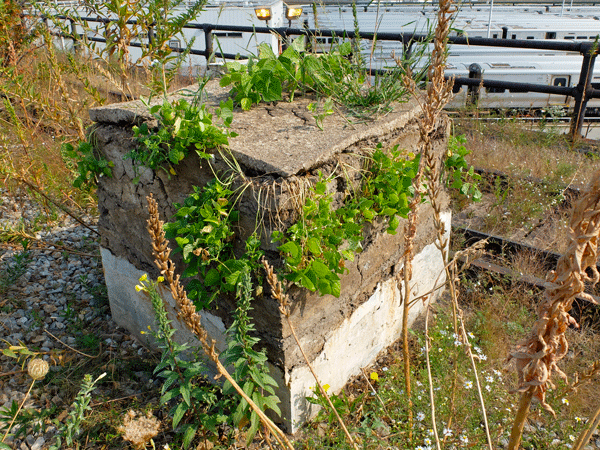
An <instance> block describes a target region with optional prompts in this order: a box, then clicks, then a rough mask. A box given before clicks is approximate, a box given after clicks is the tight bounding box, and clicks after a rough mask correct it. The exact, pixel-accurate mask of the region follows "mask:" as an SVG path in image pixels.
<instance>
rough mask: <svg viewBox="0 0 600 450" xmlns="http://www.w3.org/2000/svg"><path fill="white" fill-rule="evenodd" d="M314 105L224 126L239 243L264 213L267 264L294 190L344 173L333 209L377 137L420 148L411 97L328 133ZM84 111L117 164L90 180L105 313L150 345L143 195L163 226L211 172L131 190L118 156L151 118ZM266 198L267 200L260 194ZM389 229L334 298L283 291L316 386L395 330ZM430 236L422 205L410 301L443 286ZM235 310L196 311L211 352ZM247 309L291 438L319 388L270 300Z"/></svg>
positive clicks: (351, 265) (368, 245) (397, 253)
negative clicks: (236, 190)
mask: <svg viewBox="0 0 600 450" xmlns="http://www.w3.org/2000/svg"><path fill="white" fill-rule="evenodd" d="M207 93H208V95H207V97H208V99H207V103H209V104H211V105H213V106H214V105H217V104H218V101H219V100H221V99H224V98H225V97H226V92H225V91H224V90H222V89H221V88H219V87H218V83H217V82H211V83H209V86H208V90H207ZM310 101H311V99H307V98H303V99H300V100H299V101H296V102H294V103H283V102H282V103H279V104H277V105H276V106H272V105H267V106H258V107H255V108H254V109H252V110H251V111H249V112H238V113H236V114H235V115H234V120H233V123H232V129H233V131H236V132H237V133H238V134H239V136H238V137H236V138H233V139H230V150H231V153H232V154H233V156H235V158H236V159H237V161H238V163H239V164H240V167H241V169H242V171H243V172H244V174H245V181H244V182H247V183H248V189H246V190H245V191H244V196H243V197H242V198H241V199H240V200H239V204H238V206H239V207H238V210H239V212H240V222H239V230H238V234H237V236H236V238H237V240H238V241H240V242H243V241H244V240H245V238H246V237H247V236H248V235H249V234H250V233H251V232H252V231H253V229H254V224H255V218H256V217H257V214H263V215H264V218H263V223H262V225H263V229H262V232H263V236H262V248H263V250H265V251H267V254H268V255H269V257H270V258H271V262H272V263H277V261H276V260H273V258H276V257H277V253H276V248H275V246H274V245H273V244H272V243H270V239H269V237H270V233H271V232H272V231H273V230H274V229H276V228H277V226H281V225H282V224H283V225H282V226H284V227H286V226H289V225H291V224H292V223H293V222H294V220H295V210H294V207H293V203H294V202H293V200H294V196H295V195H298V192H302V189H303V186H309V185H311V184H313V183H314V182H315V181H316V180H317V179H318V173H319V172H322V173H323V174H324V175H325V176H328V175H332V176H334V177H338V174H337V173H336V172H335V170H336V168H337V167H339V166H341V165H343V166H344V168H345V170H346V174H345V175H344V176H347V177H348V179H344V180H342V182H339V183H331V186H332V187H331V189H334V191H332V193H333V194H334V201H335V202H338V204H340V203H341V202H343V201H344V196H345V195H346V194H345V192H344V189H345V183H346V182H348V183H353V182H354V183H358V182H359V180H360V173H361V170H362V162H363V160H364V157H365V156H368V155H369V154H370V152H372V151H373V149H374V148H375V146H376V145H377V143H379V142H381V143H382V144H383V146H384V148H386V147H390V146H392V145H395V144H398V145H399V146H400V148H405V149H406V150H407V151H412V152H417V151H418V148H417V146H418V141H419V131H418V126H417V120H418V117H419V115H420V110H419V108H418V106H417V104H416V102H408V103H404V104H398V105H396V107H395V110H394V111H393V112H391V113H390V114H388V115H387V116H384V117H382V118H379V119H377V120H375V121H374V122H373V123H368V124H365V123H362V124H349V123H348V121H347V120H346V119H344V118H341V117H337V116H329V117H327V118H326V119H325V121H324V127H325V131H320V130H319V129H318V128H317V127H316V125H315V123H314V119H313V118H312V116H311V115H310V114H308V113H307V110H306V105H307V104H308V103H309V102H310ZM123 111H125V112H123ZM144 114H146V115H144ZM90 115H91V116H92V118H93V119H95V120H96V122H97V123H96V125H95V131H94V133H95V136H96V140H97V142H98V147H99V150H100V152H101V153H102V154H103V155H104V156H105V157H106V158H107V159H109V160H111V161H113V163H114V164H115V167H114V169H113V177H112V178H107V177H103V178H101V179H100V182H99V185H98V199H99V212H100V219H99V231H100V233H101V236H102V238H101V256H102V264H103V268H104V274H105V278H106V284H107V289H108V296H109V300H110V305H111V311H112V315H113V318H114V320H115V321H116V322H117V323H118V324H119V325H121V326H123V327H125V328H127V329H128V330H129V331H130V332H131V333H132V334H133V335H134V336H136V337H137V338H138V339H140V340H141V341H143V342H144V343H145V344H146V345H153V342H152V341H151V340H150V335H149V334H142V333H141V332H142V331H144V332H146V331H147V330H148V326H150V327H153V328H155V327H156V323H155V319H154V312H153V310H152V306H151V304H150V301H149V299H148V298H146V296H145V295H143V294H142V293H139V292H137V291H136V290H135V285H136V284H138V280H139V278H140V276H141V275H143V274H144V273H149V275H150V276H151V277H156V276H157V275H158V271H157V269H156V267H155V266H154V263H153V257H152V250H151V242H150V238H149V236H148V233H147V231H146V220H147V219H148V213H147V206H146V195H148V194H150V193H152V194H153V195H154V197H155V198H156V199H157V201H158V204H159V211H160V214H161V219H162V220H170V219H171V217H172V216H173V214H174V212H175V208H174V206H173V205H174V203H183V201H184V200H185V198H186V197H187V196H188V195H189V194H190V193H191V192H192V191H193V188H192V186H202V185H204V184H206V183H207V182H208V181H210V180H211V179H212V177H213V174H212V171H211V169H210V168H209V167H208V165H207V164H206V162H201V161H200V160H199V159H198V158H197V156H195V155H193V154H192V155H190V156H188V157H187V158H186V159H185V160H184V161H182V164H180V165H179V166H176V170H177V175H176V176H169V175H168V174H167V173H166V172H164V171H157V172H153V171H151V170H149V169H145V170H143V171H142V172H141V177H140V181H139V183H138V184H136V185H134V184H133V183H132V179H133V178H134V176H135V172H134V170H133V166H132V164H131V160H127V159H125V160H124V159H123V156H124V155H125V154H127V153H128V152H129V151H130V150H131V149H132V148H134V146H135V145H136V143H135V140H134V139H133V131H132V129H131V128H132V126H133V125H134V124H139V123H141V122H142V121H144V120H149V117H148V115H147V113H144V110H143V108H141V107H140V105H139V103H136V102H130V103H125V104H120V105H112V106H111V107H110V108H109V109H106V108H97V109H94V110H92V111H91V114H90ZM448 131H449V129H448V122H447V121H446V120H441V121H440V122H439V123H438V124H437V129H436V132H435V133H433V136H434V148H435V151H436V152H437V153H438V155H439V156H440V157H442V155H443V154H444V153H445V149H446V143H447V137H448ZM213 164H214V165H215V166H216V167H217V170H218V169H219V168H220V167H224V165H223V162H222V160H220V158H219V157H218V155H217V157H216V158H215V160H214V162H213ZM336 189H337V190H336ZM265 193H267V194H269V195H270V196H269V197H268V198H267V199H265ZM259 194H261V195H259ZM444 202H445V203H444ZM443 203H444V205H445V206H444V208H443V215H442V218H443V221H444V223H445V230H446V234H449V230H450V220H451V216H450V212H449V208H448V207H447V199H443ZM269 211H277V213H278V214H279V215H278V217H277V218H276V219H277V220H275V218H273V217H269V214H268V212H269ZM261 217H262V216H261ZM385 229H386V226H385V224H384V223H381V222H377V221H375V222H374V223H373V224H370V225H368V226H366V227H365V239H364V241H363V247H364V249H363V252H362V253H359V254H357V255H356V257H355V260H354V261H353V262H349V261H348V262H347V268H348V270H349V273H347V274H345V275H343V276H342V277H341V283H342V289H341V294H340V297H339V298H335V297H333V296H322V297H320V296H318V295H317V294H314V293H311V292H309V291H307V290H305V289H300V288H297V287H295V286H293V287H291V288H289V289H288V295H289V297H290V303H291V305H292V308H291V321H292V323H293V326H294V328H295V330H296V332H297V334H298V335H299V338H300V341H301V345H302V346H303V349H304V350H305V352H306V353H307V355H308V358H309V360H310V361H311V364H312V365H313V366H314V368H315V370H316V371H317V375H318V377H319V380H320V381H321V382H322V383H326V384H329V385H330V386H331V390H332V392H336V391H339V390H340V389H341V388H342V387H343V386H344V385H345V383H346V382H347V381H348V379H349V378H350V377H352V376H354V375H358V374H360V370H361V368H362V367H366V366H368V365H370V364H372V363H373V362H374V361H375V359H376V357H377V355H378V354H379V353H380V352H381V351H383V350H384V349H385V348H386V347H388V346H389V345H391V344H392V343H393V342H394V341H395V340H397V339H398V338H399V336H400V334H401V331H402V294H403V287H402V283H398V282H397V278H398V276H397V275H398V274H399V273H401V270H402V255H403V252H404V237H403V235H402V234H403V233H402V231H403V229H404V222H403V221H401V224H400V226H399V228H398V234H397V235H390V234H387V233H386V232H385ZM435 239H436V231H435V229H434V226H433V213H432V210H431V207H430V206H429V205H428V204H423V205H421V206H420V209H419V228H418V230H417V235H416V238H415V241H414V248H415V255H416V256H415V259H414V262H413V274H414V276H413V280H412V283H413V285H411V291H412V295H413V298H414V297H416V296H420V295H425V294H427V293H428V292H430V291H431V290H432V289H433V288H434V287H435V286H439V285H441V284H442V283H443V280H444V275H443V268H444V261H443V259H442V255H441V252H440V250H439V249H438V248H437V247H436V245H435ZM175 262H176V264H177V265H178V269H179V270H181V268H182V264H181V261H180V260H179V259H177V258H175ZM165 294H166V295H165V298H166V300H167V302H168V303H169V306H168V307H167V309H168V311H169V317H170V319H171V320H173V321H174V322H173V324H174V326H175V328H176V329H177V330H178V331H177V333H176V339H178V340H179V341H181V342H194V340H195V338H194V336H193V335H192V333H191V332H190V331H189V330H188V329H187V328H186V326H185V325H184V324H183V323H181V322H180V321H179V320H178V319H177V317H176V311H175V304H174V301H173V299H172V298H171V297H170V295H169V293H168V292H167V293H165ZM437 295H438V294H435V295H433V296H432V298H431V300H435V297H436V296H437ZM234 308H235V302H234V301H232V299H229V298H226V297H222V298H218V299H216V301H215V305H214V308H212V309H211V310H210V311H202V312H201V317H202V324H203V326H204V327H205V328H206V330H207V332H208V334H209V336H210V337H211V338H212V339H215V340H216V342H217V344H216V348H217V350H219V351H223V350H224V349H225V348H226V339H225V330H226V329H227V328H228V327H229V326H230V325H231V321H232V312H233V310H234ZM253 308H254V309H253V311H252V316H253V320H254V323H255V326H256V331H257V335H258V337H259V338H260V339H261V341H260V343H259V346H260V347H261V348H262V347H264V348H266V350H267V356H268V358H269V367H270V370H271V373H272V375H273V376H274V378H275V380H276V381H277V382H278V384H279V390H278V396H279V398H280V399H281V404H280V407H281V410H282V420H283V423H284V425H285V427H286V428H287V430H288V431H290V432H295V431H296V430H297V429H298V427H299V426H300V425H301V424H302V423H303V422H305V421H306V420H307V419H308V418H309V417H310V416H311V415H312V414H313V413H314V407H313V405H311V404H310V403H309V402H307V401H306V397H308V396H311V395H312V391H311V389H310V388H311V387H314V386H315V384H316V383H315V381H314V379H313V377H312V375H311V373H310V371H309V369H308V367H307V365H306V363H305V361H304V359H303V358H302V356H301V354H300V351H299V349H298V347H297V345H296V344H295V342H294V339H293V337H292V335H291V331H290V329H289V328H288V326H287V323H286V321H285V320H284V318H283V317H282V316H281V314H280V312H279V310H278V305H277V302H276V301H275V300H274V299H273V298H271V297H270V296H266V295H264V296H262V297H257V298H256V299H255V301H254V303H253ZM422 309H423V302H417V303H415V306H414V307H413V308H411V311H410V318H409V323H412V321H413V320H414V319H415V318H416V317H417V316H418V315H419V313H420V312H421V311H422Z"/></svg>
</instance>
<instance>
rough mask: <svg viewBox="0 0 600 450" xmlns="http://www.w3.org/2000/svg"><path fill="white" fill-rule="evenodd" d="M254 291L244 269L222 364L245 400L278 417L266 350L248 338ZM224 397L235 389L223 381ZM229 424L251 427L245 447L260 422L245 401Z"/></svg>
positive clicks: (248, 275) (250, 331)
mask: <svg viewBox="0 0 600 450" xmlns="http://www.w3.org/2000/svg"><path fill="white" fill-rule="evenodd" d="M253 291H254V289H253V284H252V277H251V274H250V270H249V267H246V269H245V270H244V271H243V272H242V274H241V279H240V281H239V284H238V287H237V295H236V297H237V308H236V310H235V313H234V320H233V323H232V324H231V327H230V328H229V329H228V330H227V335H228V337H229V342H228V346H227V350H226V351H225V352H223V353H222V356H223V357H224V359H225V362H226V363H227V364H228V365H231V366H232V367H233V373H232V376H233V378H234V379H235V380H238V382H239V383H240V385H241V386H242V389H243V390H244V392H245V393H246V394H247V395H248V397H250V398H251V399H252V400H253V401H254V403H256V404H257V405H258V406H259V407H260V409H261V410H262V411H267V410H269V409H270V410H272V411H273V412H274V413H275V414H277V415H281V410H280V409H279V406H278V403H279V398H278V397H277V395H276V394H275V388H276V387H277V382H276V381H275V380H274V379H273V378H272V377H271V375H269V369H268V368H267V366H266V362H267V356H266V354H265V350H264V349H263V350H260V351H258V350H256V349H255V347H256V346H257V345H258V343H259V342H260V339H259V338H257V337H255V336H251V333H253V332H254V331H255V329H254V325H253V324H252V322H251V320H250V317H249V315H248V313H249V311H251V310H252V306H251V302H252V294H253ZM223 393H225V394H229V395H233V394H235V389H234V388H233V386H232V385H231V383H229V382H228V381H225V384H224V386H223ZM232 420H233V423H234V425H236V426H238V427H239V426H242V425H244V423H245V422H248V423H249V424H250V429H249V430H248V434H247V437H246V444H247V445H249V444H250V442H252V439H254V435H255V434H256V432H257V431H258V427H259V425H260V418H259V416H258V414H257V413H256V411H254V410H253V409H252V408H250V405H248V403H247V402H246V401H245V400H244V399H240V401H239V403H238V405H237V406H236V407H235V410H234V412H233V415H232Z"/></svg>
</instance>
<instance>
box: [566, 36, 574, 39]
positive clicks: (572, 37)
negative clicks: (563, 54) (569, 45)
mask: <svg viewBox="0 0 600 450" xmlns="http://www.w3.org/2000/svg"><path fill="white" fill-rule="evenodd" d="M565 39H575V36H565Z"/></svg>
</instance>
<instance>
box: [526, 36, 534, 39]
mask: <svg viewBox="0 0 600 450" xmlns="http://www.w3.org/2000/svg"><path fill="white" fill-rule="evenodd" d="M527 39H535V37H533V36H527Z"/></svg>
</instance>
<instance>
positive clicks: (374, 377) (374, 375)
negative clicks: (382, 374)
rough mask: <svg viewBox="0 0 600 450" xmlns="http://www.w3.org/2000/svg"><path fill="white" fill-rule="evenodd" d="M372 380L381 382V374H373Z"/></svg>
mask: <svg viewBox="0 0 600 450" xmlns="http://www.w3.org/2000/svg"><path fill="white" fill-rule="evenodd" d="M371 380H373V381H379V374H378V373H377V372H371Z"/></svg>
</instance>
